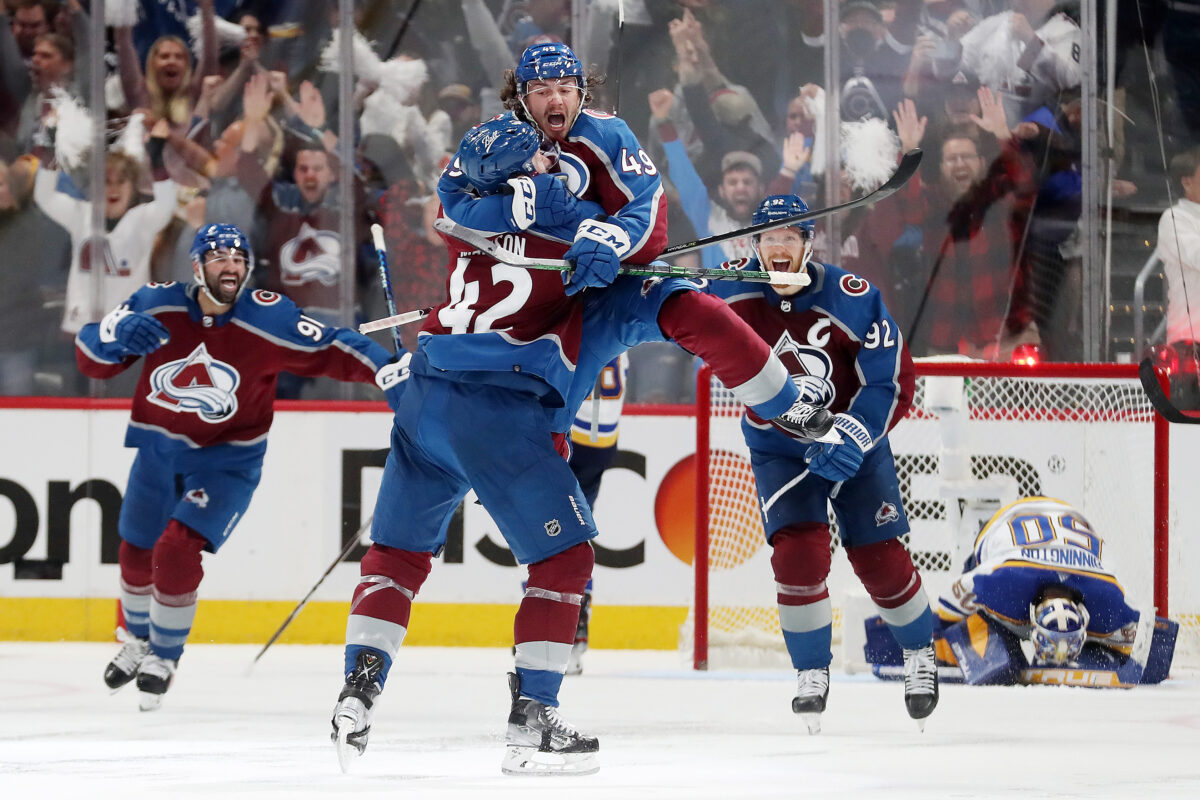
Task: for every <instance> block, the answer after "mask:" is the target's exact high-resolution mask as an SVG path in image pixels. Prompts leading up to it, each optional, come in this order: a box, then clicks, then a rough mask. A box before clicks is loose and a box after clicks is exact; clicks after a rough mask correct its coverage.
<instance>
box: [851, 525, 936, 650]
mask: <svg viewBox="0 0 1200 800" xmlns="http://www.w3.org/2000/svg"><path fill="white" fill-rule="evenodd" d="M846 558H848V559H849V560H850V566H851V567H853V568H854V574H855V575H857V576H858V579H859V580H860V581H862V584H863V587H864V588H865V589H866V590H867V594H869V595H870V596H871V599H872V600H873V601H874V602H875V606H876V608H878V609H879V615H880V617H882V618H883V621H884V622H885V623H887V626H888V628H890V629H891V631H892V635H893V636H895V637H896V641H897V642H899V643H900V645H901V646H902V647H905V648H907V649H909V650H915V649H917V648H920V647H924V646H926V645H927V644H929V643H930V641H932V640H933V612H932V611H931V610H930V608H929V600H928V598H926V596H925V592H924V591H922V589H921V575H920V573H918V572H917V570H916V567H914V566H913V563H912V557H911V556H909V554H908V551H907V550H905V549H904V545H902V544H901V543H900V540H899V539H885V540H884V541H882V542H872V543H871V544H866V545H862V546H860V547H848V548H846Z"/></svg>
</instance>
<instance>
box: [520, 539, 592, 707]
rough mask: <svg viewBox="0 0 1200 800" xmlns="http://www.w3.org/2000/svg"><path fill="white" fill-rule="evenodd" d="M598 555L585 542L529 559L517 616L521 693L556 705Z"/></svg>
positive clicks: (541, 701) (544, 702) (550, 704)
mask: <svg viewBox="0 0 1200 800" xmlns="http://www.w3.org/2000/svg"><path fill="white" fill-rule="evenodd" d="M595 560H596V556H595V553H594V551H593V550H592V546H591V544H589V543H588V542H583V543H582V544H577V545H575V546H574V547H570V548H568V549H566V550H564V551H563V552H561V553H558V554H557V555H553V556H551V557H550V558H547V559H546V560H545V561H539V562H537V563H536V564H530V565H529V582H528V583H527V585H526V587H525V597H524V598H522V600H521V605H520V607H519V608H518V609H517V616H516V619H515V620H514V621H513V638H514V641H515V642H516V655H517V675H518V676H520V678H521V696H523V697H529V698H532V699H534V700H537V701H538V702H539V703H543V704H545V705H548V706H555V707H556V706H558V689H559V687H560V686H561V685H562V678H563V673H564V672H566V670H567V661H568V660H569V659H570V657H571V645H572V644H574V642H575V631H576V628H577V627H578V625H579V608H580V605H581V604H582V603H583V592H584V589H585V588H586V587H587V584H588V580H589V578H590V577H591V574H592V565H593V564H594V563H595Z"/></svg>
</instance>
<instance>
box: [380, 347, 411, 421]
mask: <svg viewBox="0 0 1200 800" xmlns="http://www.w3.org/2000/svg"><path fill="white" fill-rule="evenodd" d="M410 361H412V353H410V352H408V351H407V350H406V351H404V353H403V354H402V355H401V356H400V357H399V358H397V359H396V360H395V361H389V362H388V363H386V364H384V365H383V366H382V367H380V368H379V371H378V372H376V373H375V384H376V385H377V386H378V387H379V388H380V389H383V396H384V398H385V399H386V400H387V404H388V408H390V409H391V410H392V411H395V410H396V407H397V406H399V405H400V396H401V394H402V393H403V392H404V386H405V384H406V383H407V382H408V379H409V377H411V375H412V372H410V371H409V368H408V362H410Z"/></svg>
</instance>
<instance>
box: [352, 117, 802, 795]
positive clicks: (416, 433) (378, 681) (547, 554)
mask: <svg viewBox="0 0 1200 800" xmlns="http://www.w3.org/2000/svg"><path fill="white" fill-rule="evenodd" d="M540 138H541V137H540V136H539V135H538V134H537V132H536V131H535V130H534V129H533V128H532V127H530V126H529V125H527V124H525V123H522V122H520V121H519V120H516V119H515V118H514V117H512V116H511V115H502V116H500V117H497V118H495V119H493V120H490V121H488V122H485V123H483V124H482V125H480V126H477V127H476V128H474V129H472V130H471V131H470V132H468V133H467V135H466V136H465V137H464V138H463V142H462V145H461V146H460V148H459V152H458V153H457V154H456V156H455V158H454V160H453V161H452V162H451V164H450V166H449V167H448V168H447V170H446V171H445V173H443V176H442V179H441V182H440V183H439V195H440V196H441V197H442V199H443V204H444V208H445V212H446V213H447V214H448V215H453V216H454V218H455V219H456V220H460V221H463V223H464V224H469V225H471V226H472V227H476V228H480V229H483V230H486V231H494V232H504V231H513V230H522V229H521V228H517V227H515V222H516V220H517V219H520V218H521V216H522V214H524V215H525V216H527V217H529V221H528V223H527V224H525V225H524V230H523V231H522V232H521V233H520V234H519V235H515V234H510V235H508V236H507V237H506V238H505V239H504V241H505V242H506V243H507V244H509V245H510V246H512V247H514V248H515V249H518V250H519V251H520V252H523V253H525V254H526V255H528V256H530V257H537V256H547V257H551V258H555V257H558V254H560V253H561V252H562V251H563V250H564V249H566V248H567V247H568V246H569V245H570V243H571V237H572V236H573V234H574V232H575V230H576V227H577V224H578V219H579V218H580V217H587V216H590V215H591V214H593V213H596V212H599V211H600V210H601V209H600V207H599V206H597V205H596V204H594V203H591V202H590V201H585V200H577V199H576V198H574V197H573V196H572V195H570V193H567V194H565V195H563V199H562V200H561V201H559V200H556V201H555V203H554V205H553V206H550V205H547V201H548V199H549V198H550V197H551V196H552V195H551V192H550V191H543V190H545V189H547V188H548V189H549V190H551V191H553V190H554V189H555V187H554V186H553V184H552V183H551V181H554V182H557V181H558V179H557V178H553V177H552V176H548V175H538V176H536V177H530V176H529V173H531V172H535V171H540V170H543V169H545V168H546V167H547V163H546V158H545V155H544V154H543V153H541V152H540V150H539V147H540ZM514 184H515V185H514ZM504 186H508V187H511V188H512V189H513V190H514V191H513V192H512V193H511V194H503V193H499V192H497V189H499V188H500V187H504ZM531 187H533V191H534V192H536V194H534V193H533V192H529V193H527V194H526V195H525V196H526V197H527V198H528V204H527V205H526V204H521V205H520V206H515V205H514V202H513V198H514V197H515V196H516V195H517V193H519V192H526V191H527V190H529V189H530V188H531ZM539 198H540V199H539ZM576 203H577V204H578V207H576V206H575V204H576ZM542 218H546V219H550V220H551V222H546V223H545V227H544V228H543V223H540V222H539V224H538V226H536V228H535V227H532V226H533V223H534V222H535V221H537V220H539V219H542ZM448 244H449V246H450V247H451V257H452V265H453V273H452V275H451V278H450V283H449V290H450V298H449V300H448V301H447V302H446V303H444V304H443V306H442V307H441V308H439V309H438V310H435V311H434V313H433V314H432V315H431V316H430V319H429V322H427V323H426V325H425V328H424V330H423V331H422V335H421V344H420V346H419V347H418V352H417V353H416V354H415V355H414V357H413V362H412V363H413V375H414V377H413V379H412V381H411V382H410V385H409V387H408V389H407V390H406V393H405V399H404V400H403V401H402V403H401V406H400V409H399V410H398V412H397V415H396V426H395V429H394V432H393V448H392V451H391V454H390V455H389V459H388V462H387V466H386V467H385V471H384V477H383V483H382V485H381V489H380V498H379V502H378V503H377V506H376V513H375V522H374V525H373V529H372V534H371V538H372V542H373V544H372V546H371V548H370V550H369V552H368V553H367V555H366V557H364V559H363V562H362V578H361V581H360V584H359V588H358V589H357V590H356V592H355V599H354V602H353V604H352V607H351V614H350V619H349V621H348V622H347V636H346V641H347V646H346V669H347V678H346V686H345V687H344V688H343V690H342V693H341V696H340V697H339V700H338V705H337V707H336V708H335V710H334V718H333V727H334V736H335V739H336V741H337V742H338V749H339V757H340V759H341V760H342V764H343V768H345V766H346V765H347V763H348V760H349V758H351V757H352V756H353V754H354V753H355V752H357V753H361V752H363V750H364V749H365V747H366V743H367V737H368V734H369V732H370V719H371V711H372V708H373V705H374V702H375V699H376V698H377V697H378V695H379V693H380V691H381V690H382V688H383V686H384V683H385V681H386V678H387V672H388V670H389V668H390V666H391V663H392V659H393V658H394V656H395V654H396V652H397V651H398V648H399V647H400V645H401V643H402V642H403V639H404V636H405V635H406V633H407V625H408V620H409V615H410V610H411V603H412V600H413V598H414V596H415V595H416V593H417V591H418V590H419V588H420V586H421V584H422V583H423V582H424V580H425V578H426V576H427V575H428V573H429V569H430V559H431V558H432V556H433V554H434V553H435V552H437V551H439V550H440V549H441V547H442V546H443V544H444V542H445V534H446V524H447V522H448V520H449V517H450V514H451V513H453V511H454V509H455V507H456V506H457V505H458V502H459V500H460V499H461V498H462V496H463V495H464V494H465V493H466V491H467V489H468V488H474V489H475V492H476V494H477V495H478V496H479V499H480V501H481V502H482V503H483V505H484V506H485V507H486V508H487V509H488V510H489V512H490V513H491V514H492V517H493V519H495V520H496V523H497V525H498V527H499V528H500V530H501V533H502V534H503V535H504V537H505V539H506V541H507V542H508V544H509V546H510V548H511V549H512V550H513V553H514V555H515V556H516V558H517V560H518V562H519V563H522V564H527V565H528V566H529V580H528V584H527V588H526V591H525V597H524V599H523V600H522V602H521V605H520V607H519V609H518V612H517V620H516V624H515V635H516V673H515V674H514V675H512V676H510V686H511V688H512V693H513V705H512V711H511V714H510V717H509V726H508V732H507V737H506V738H507V748H506V756H505V759H504V762H503V765H502V769H503V770H504V771H505V772H506V773H509V774H520V773H525V772H542V773H545V772H571V773H586V772H592V771H595V770H596V769H598V766H597V764H596V762H595V753H596V751H597V750H598V748H599V745H598V742H597V740H596V739H595V738H594V737H591V736H586V735H584V734H582V733H580V732H579V731H577V730H575V729H574V728H573V727H572V726H570V725H568V724H567V723H566V722H564V721H563V720H562V718H561V717H559V716H558V714H557V712H556V711H555V708H556V706H557V695H558V690H559V686H560V684H561V680H562V675H563V673H564V670H565V669H566V666H567V662H568V659H569V653H570V650H571V646H572V642H573V639H574V634H575V631H576V626H577V621H578V618H579V606H580V603H581V602H582V599H583V593H584V591H585V588H586V585H587V581H588V578H589V577H590V572H591V566H592V560H593V554H592V550H591V547H590V546H589V545H588V540H589V539H591V538H592V537H594V536H595V528H594V524H593V522H592V519H591V511H590V507H589V506H588V504H587V501H586V500H585V499H584V497H583V495H582V491H581V490H580V489H579V486H578V483H577V482H576V480H575V478H574V476H573V475H571V472H570V470H569V468H567V466H566V465H565V464H564V463H563V461H562V459H561V458H560V457H558V456H557V455H555V449H554V445H553V444H552V434H557V435H558V441H559V442H560V443H563V444H565V433H566V431H568V430H569V428H570V425H571V420H572V417H573V416H574V410H575V409H577V408H578V407H579V405H580V403H581V401H582V399H583V398H584V397H585V396H586V395H587V394H588V393H589V391H590V390H591V388H592V387H593V386H594V383H595V379H596V376H597V374H598V373H599V372H600V370H601V369H602V368H603V366H604V365H605V364H606V363H608V362H609V361H610V360H611V359H612V358H613V357H615V356H616V355H619V354H620V352H622V351H623V350H624V349H626V348H627V347H629V346H631V345H632V344H636V343H637V341H644V340H648V339H645V338H639V337H644V336H646V335H647V334H646V331H647V330H649V329H653V334H652V335H653V337H654V338H655V340H663V339H665V338H666V334H665V333H664V332H665V331H671V332H672V333H671V335H672V336H673V337H674V338H675V339H676V341H678V342H679V343H680V344H682V345H683V346H685V347H689V348H693V347H695V348H696V349H697V350H698V351H699V350H701V349H703V347H702V345H703V342H704V341H707V342H709V344H710V347H711V348H712V349H713V352H714V355H713V356H712V357H713V359H714V360H715V362H716V365H715V368H716V369H717V370H718V372H719V374H722V375H723V376H724V379H725V380H726V382H727V385H729V386H731V387H732V388H733V391H734V392H735V394H737V395H738V396H739V397H740V398H741V399H742V400H743V402H746V403H748V404H750V405H752V406H753V407H754V408H756V409H757V410H758V413H760V414H763V415H765V416H766V417H768V418H770V417H772V416H774V415H778V414H781V413H785V412H788V411H789V410H790V409H791V408H792V406H793V404H794V400H795V398H796V396H797V391H796V388H795V386H794V385H792V383H791V382H790V381H789V380H788V379H787V371H786V370H785V369H784V368H783V365H782V364H781V363H779V362H778V360H777V359H774V358H773V357H772V356H771V354H770V352H769V348H768V347H767V346H766V345H765V343H763V342H762V341H761V340H759V339H758V338H757V337H756V336H754V334H753V331H751V330H750V329H749V328H748V327H747V326H746V325H745V324H744V323H742V322H741V321H740V320H738V319H737V318H736V316H735V315H733V314H731V313H729V312H728V310H727V309H725V307H724V305H723V304H722V303H721V302H720V301H718V300H717V299H716V298H710V297H707V296H705V295H703V294H700V293H698V292H697V289H698V287H697V286H696V285H695V284H693V283H691V282H688V281H682V280H678V279H675V280H671V281H657V280H651V281H642V280H641V279H638V278H628V277H625V278H621V279H619V280H618V281H617V282H616V283H614V284H613V287H612V288H611V289H603V290H599V292H598V293H597V292H596V290H592V291H589V292H586V293H583V294H582V295H579V296H574V297H568V296H567V295H566V292H569V291H571V287H570V286H569V285H568V286H567V287H565V288H564V286H563V283H562V281H561V280H560V278H559V276H558V275H556V274H554V273H553V272H547V271H542V270H525V269H521V268H518V267H513V266H508V265H505V264H502V263H496V262H495V261H494V260H492V259H490V258H486V257H483V256H481V255H480V254H479V253H478V252H477V251H473V250H471V248H470V246H469V245H462V244H459V243H456V242H455V241H453V240H448ZM618 286H620V287H621V289H620V291H619V292H618V290H617V288H618ZM605 298H607V299H609V300H610V302H608V303H607V304H605V303H603V302H602V299H605ZM638 298H640V299H641V300H642V302H643V306H644V307H647V308H650V307H651V306H652V310H653V313H652V314H650V315H648V316H647V317H646V319H648V322H642V321H638V323H637V324H630V325H629V328H630V331H629V333H628V336H627V337H626V338H625V343H624V344H623V345H621V346H620V347H619V348H617V349H613V348H612V347H610V346H609V345H608V343H607V342H606V343H605V344H604V346H603V347H602V348H601V350H602V351H603V355H600V354H598V353H597V352H594V351H592V350H590V349H589V348H590V346H591V342H590V340H587V341H581V333H580V326H581V324H583V322H584V319H585V318H586V317H587V315H589V314H591V313H592V309H593V308H596V309H599V308H601V307H603V308H606V309H609V310H611V311H612V312H613V313H616V312H617V311H619V310H620V309H622V308H624V307H625V306H626V305H628V304H629V303H630V302H633V301H634V300H636V299H638ZM684 298H687V299H686V300H685V299H684ZM697 311H699V312H701V313H699V314H697V313H695V312H697ZM706 311H707V312H711V313H707V315H706V313H705V312H706ZM656 322H657V323H658V324H656ZM660 325H661V326H662V327H661V329H660V327H659V326H660ZM623 333H624V332H623ZM694 342H699V343H700V344H693V343H694ZM585 359H586V363H587V364H588V365H589V366H588V367H587V368H586V369H585V367H584V364H585ZM577 360H578V362H579V366H578V367H576V366H575V363H576V361H577ZM477 398H486V402H480V400H479V399H477ZM460 419H471V420H473V425H472V426H471V434H470V436H467V431H465V430H459V431H457V432H456V430H455V428H456V426H457V427H461V425H459V422H458V421H459V420H460ZM401 487H403V488H401ZM513 497H520V498H521V502H520V503H513V502H512V501H511V500H510V498H513Z"/></svg>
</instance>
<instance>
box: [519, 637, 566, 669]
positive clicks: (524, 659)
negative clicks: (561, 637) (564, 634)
mask: <svg viewBox="0 0 1200 800" xmlns="http://www.w3.org/2000/svg"><path fill="white" fill-rule="evenodd" d="M570 657H571V645H569V644H563V643H562V642H520V643H519V644H517V656H516V665H517V666H518V667H521V668H522V669H540V670H545V671H547V672H560V673H561V672H566V671H567V661H568V660H569V659H570Z"/></svg>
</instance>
